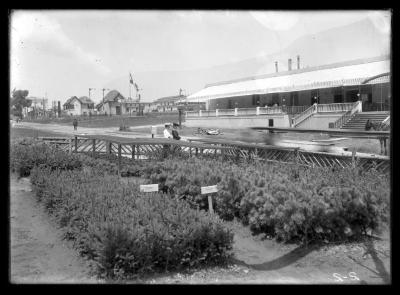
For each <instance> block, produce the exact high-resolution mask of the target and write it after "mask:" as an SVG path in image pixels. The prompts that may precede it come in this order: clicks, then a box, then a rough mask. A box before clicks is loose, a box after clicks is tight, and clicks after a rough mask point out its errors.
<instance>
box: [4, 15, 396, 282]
mask: <svg viewBox="0 0 400 295" xmlns="http://www.w3.org/2000/svg"><path fill="white" fill-rule="evenodd" d="M8 15H9V22H8V26H9V28H8V40H9V53H8V54H9V217H8V221H9V224H8V228H9V269H8V276H9V283H11V284H13V285H26V284H35V285H38V284H56V285H57V284H70V285H73V284H80V285H82V284H85V285H86V284H90V285H106V284H124V285H127V284H133V285H391V284H392V271H391V270H392V265H391V264H392V262H391V258H392V255H391V242H392V241H391V230H392V225H391V223H392V217H393V216H391V212H394V211H392V206H391V205H392V204H391V196H392V191H391V175H392V171H391V169H392V168H391V167H392V157H391V155H392V140H391V133H392V129H391V112H392V93H393V90H392V84H393V83H392V53H391V51H392V17H393V9H389V8H387V9H375V10H365V9H359V10H356V9H352V10H344V9H343V10H334V9H332V10H289V9H287V10H267V9H264V10H245V9H242V10H236V9H214V10H212V9H209V10H204V9H119V10H118V9H115V10H113V9H106V10H99V9H85V10H83V9H76V10H73V9H32V10H29V9H10V10H9V11H8Z"/></svg>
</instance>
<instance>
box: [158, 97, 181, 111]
mask: <svg viewBox="0 0 400 295" xmlns="http://www.w3.org/2000/svg"><path fill="white" fill-rule="evenodd" d="M185 101H186V96H184V95H175V96H166V97H161V98H159V99H157V100H155V101H154V102H153V104H154V105H155V107H156V109H157V111H158V112H177V111H178V106H179V105H182V104H183V103H184V102H185Z"/></svg>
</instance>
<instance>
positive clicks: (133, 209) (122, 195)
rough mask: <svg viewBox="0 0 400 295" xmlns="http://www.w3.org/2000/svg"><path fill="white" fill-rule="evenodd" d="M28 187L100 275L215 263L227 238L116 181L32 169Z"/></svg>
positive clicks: (169, 201)
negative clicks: (95, 265) (29, 186)
mask: <svg viewBox="0 0 400 295" xmlns="http://www.w3.org/2000/svg"><path fill="white" fill-rule="evenodd" d="M31 182H32V184H33V188H34V192H35V193H36V195H37V197H38V199H39V200H40V201H41V202H43V204H44V205H45V206H46V208H47V209H48V210H49V212H50V213H51V214H53V215H54V216H55V217H56V218H57V221H58V222H59V224H60V225H61V226H63V227H64V228H65V237H66V238H69V239H72V240H74V241H75V245H76V246H77V248H78V249H79V250H80V252H81V253H82V254H85V255H88V256H89V257H91V258H93V259H95V261H97V263H98V271H99V273H100V274H102V275H105V276H107V277H112V278H127V277H130V276H132V275H134V274H140V273H142V272H149V271H160V270H165V269H169V270H170V269H179V268H183V267H187V266H198V265H200V264H204V263H221V262H224V261H226V259H227V257H228V256H229V254H228V252H229V251H228V250H229V249H231V245H232V242H233V234H232V233H231V232H229V231H228V230H226V229H225V228H224V227H223V224H222V221H221V220H220V219H219V218H218V217H217V216H210V215H208V214H206V213H205V212H203V211H198V210H193V209H191V208H190V207H189V205H188V204H187V203H186V202H184V201H182V200H179V199H174V198H170V197H169V196H168V195H164V194H161V193H151V194H145V193H140V192H139V191H138V190H137V187H134V186H129V185H127V184H123V183H121V182H120V180H119V178H118V177H117V176H112V175H104V174H97V173H96V172H93V171H92V172H85V171H59V170H56V171H52V170H51V169H50V168H48V167H36V168H34V169H33V170H32V173H31Z"/></svg>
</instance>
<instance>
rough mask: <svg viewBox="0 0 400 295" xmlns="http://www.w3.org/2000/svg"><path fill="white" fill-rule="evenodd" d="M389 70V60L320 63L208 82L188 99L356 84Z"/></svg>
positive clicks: (382, 79)
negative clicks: (333, 64) (336, 64)
mask: <svg viewBox="0 0 400 295" xmlns="http://www.w3.org/2000/svg"><path fill="white" fill-rule="evenodd" d="M387 72H390V60H388V59H385V60H377V61H373V62H368V63H360V64H349V65H345V66H341V67H332V68H329V67H325V68H324V67H322V68H316V69H315V70H313V69H311V68H310V69H309V70H307V69H304V70H303V71H293V73H290V72H287V74H285V75H282V74H279V73H278V74H276V75H275V76H271V77H267V78H259V79H256V78H253V79H248V80H244V81H243V80H242V81H238V82H226V83H223V84H222V83H221V84H219V85H211V86H209V87H206V88H204V89H202V90H200V91H199V92H197V93H194V94H192V95H190V96H188V101H198V102H201V101H207V100H209V99H216V98H222V97H234V96H244V95H252V94H268V93H280V92H293V91H304V90H312V89H321V88H332V87H342V86H353V85H360V84H361V82H362V81H364V80H365V79H367V78H368V77H372V76H375V75H379V74H382V73H387ZM387 82H389V77H385V76H384V77H381V78H378V79H375V80H371V81H370V82H369V83H368V84H375V83H387Z"/></svg>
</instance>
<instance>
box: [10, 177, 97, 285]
mask: <svg viewBox="0 0 400 295" xmlns="http://www.w3.org/2000/svg"><path fill="white" fill-rule="evenodd" d="M30 190H31V188H30V184H29V180H28V179H27V178H23V179H20V180H17V179H16V177H14V176H11V183H10V193H11V196H10V206H11V208H10V227H11V230H10V241H11V245H10V246H11V253H10V254H11V255H10V256H11V269H10V275H11V277H10V281H11V282H12V283H96V282H97V280H96V279H95V278H93V277H92V276H91V275H90V274H89V266H88V264H87V262H86V261H84V260H83V259H82V258H80V257H79V256H78V255H77V253H76V252H75V251H74V250H73V249H71V246H70V245H67V244H66V242H64V241H63V240H62V239H61V237H60V231H59V230H58V229H57V228H56V227H55V225H54V223H53V222H51V220H50V218H49V216H48V215H47V214H46V212H45V211H44V209H43V208H42V207H41V206H40V205H39V204H38V203H37V202H36V200H35V199H34V198H33V195H32V192H31V191H30Z"/></svg>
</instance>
